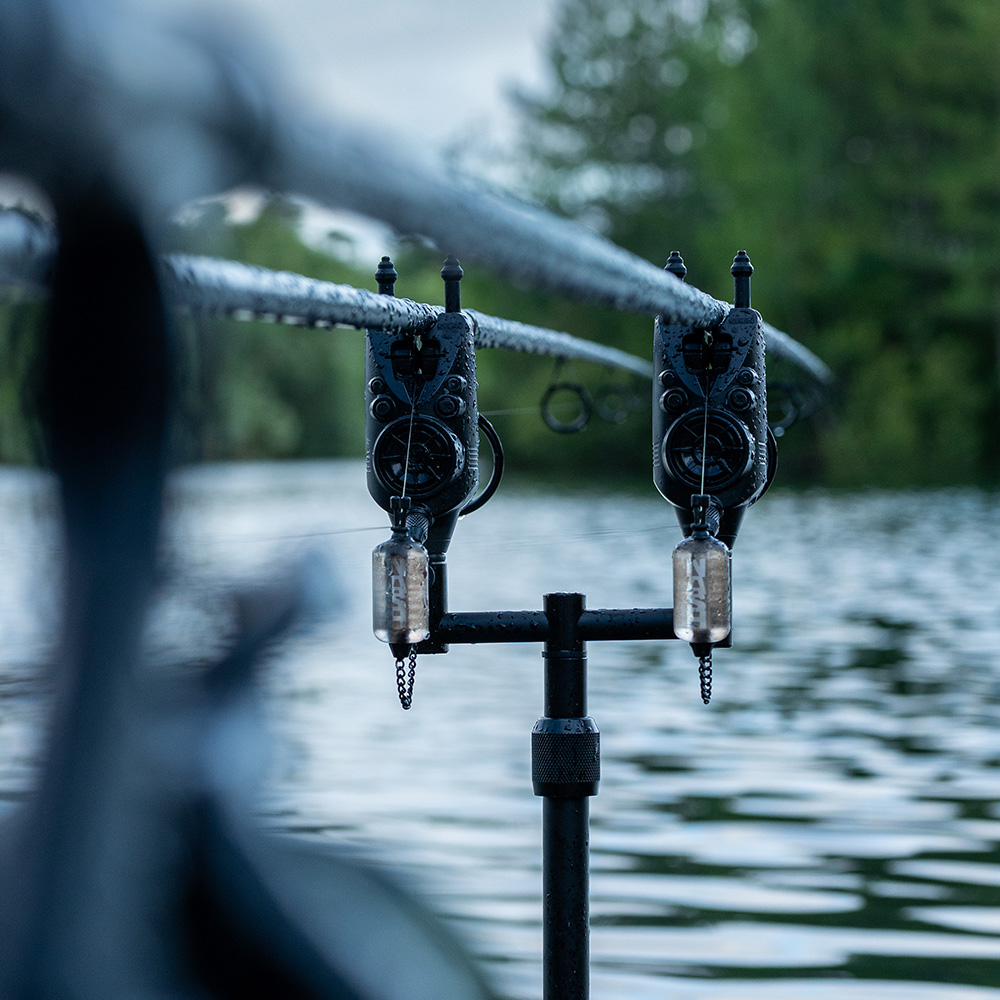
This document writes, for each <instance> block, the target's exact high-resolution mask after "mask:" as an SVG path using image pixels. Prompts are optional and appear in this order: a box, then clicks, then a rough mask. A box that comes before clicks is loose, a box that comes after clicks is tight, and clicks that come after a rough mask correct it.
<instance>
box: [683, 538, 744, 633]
mask: <svg viewBox="0 0 1000 1000" xmlns="http://www.w3.org/2000/svg"><path fill="white" fill-rule="evenodd" d="M699 536H701V537H699ZM673 562H674V632H675V633H676V635H677V638H678V639H683V640H684V641H685V642H690V643H713V642H721V641H722V640H723V639H725V637H726V636H727V635H729V632H730V630H731V629H732V626H733V587H732V556H731V553H730V551H729V547H728V546H727V545H726V544H725V542H721V541H719V539H718V538H713V537H712V536H711V535H709V534H708V533H707V532H698V531H695V533H694V534H693V535H691V536H690V537H688V538H685V539H684V541H682V542H680V544H678V545H677V547H676V548H675V549H674V557H673Z"/></svg>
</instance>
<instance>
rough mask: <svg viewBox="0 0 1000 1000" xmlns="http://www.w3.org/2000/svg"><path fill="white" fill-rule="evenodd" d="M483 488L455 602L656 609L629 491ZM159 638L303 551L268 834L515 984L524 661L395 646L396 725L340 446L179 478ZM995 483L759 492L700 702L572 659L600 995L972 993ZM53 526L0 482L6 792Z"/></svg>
mask: <svg viewBox="0 0 1000 1000" xmlns="http://www.w3.org/2000/svg"><path fill="white" fill-rule="evenodd" d="M650 493H651V495H650V496H649V497H648V498H637V497H634V496H625V495H585V494H581V493H574V492H564V493H560V494H552V493H542V492H531V491H523V490H522V491H518V490H512V489H509V488H506V487H505V488H503V489H502V490H501V492H500V494H499V495H498V496H497V497H496V498H495V499H494V500H493V501H492V502H491V503H490V504H489V505H488V506H487V507H486V508H485V509H484V510H483V511H481V512H480V513H477V514H475V515H473V516H471V517H469V518H468V519H466V520H465V521H464V522H463V523H462V524H460V525H459V528H458V532H457V534H456V538H455V542H454V545H453V548H452V555H451V605H452V608H453V609H455V610H487V609H522V608H539V607H541V597H542V594H544V593H546V592H550V591H556V590H579V591H582V592H583V593H585V594H586V595H587V603H588V605H589V606H590V607H629V606H647V607H648V606H657V605H661V604H664V603H669V601H670V582H669V555H670V550H671V548H672V547H673V545H674V544H675V542H676V541H677V540H678V539H679V537H680V536H679V531H678V529H677V528H676V526H675V524H674V521H673V516H672V514H671V512H670V510H669V508H668V507H667V506H666V504H664V503H663V502H662V501H659V500H658V499H657V498H656V497H655V496H654V495H652V487H650ZM173 511H174V512H173V515H172V520H171V527H170V535H169V540H168V543H167V545H166V550H167V553H168V557H169V560H170V565H171V574H170V580H169V583H168V585H167V586H166V587H165V592H164V598H163V600H162V602H161V604H160V606H159V607H158V609H157V614H156V621H155V626H154V628H153V633H154V635H153V640H152V642H153V646H154V647H155V655H156V656H158V657H161V658H163V659H182V658H189V657H196V656H201V655H204V653H205V652H206V651H208V650H210V649H211V648H213V646H214V645H217V644H218V642H219V641H220V640H219V636H220V626H219V616H220V609H221V608H222V607H223V606H224V602H223V601H221V599H220V594H221V593H222V590H223V587H224V586H225V585H226V584H227V583H228V582H229V581H232V580H234V579H247V578H251V579H252V578H255V577H259V576H261V575H262V574H264V573H266V572H269V571H271V570H272V569H273V568H274V567H275V566H276V565H278V564H280V563H281V562H282V561H283V560H286V559H288V558H290V557H292V556H294V554H295V553H296V552H299V551H301V550H302V549H304V548H318V549H319V550H320V551H322V552H324V553H325V554H327V555H328V556H329V558H330V559H331V560H332V562H333V563H334V565H335V567H336V571H337V574H338V580H339V583H340V585H341V587H342V591H343V602H342V603H343V607H342V610H341V613H340V615H339V617H338V618H337V619H336V620H335V621H333V622H331V623H329V624H327V625H325V626H324V627H322V628H321V629H319V630H318V631H314V632H312V633H311V634H309V635H307V636H305V637H303V638H299V639H296V640H295V641H294V642H291V643H289V644H288V645H287V646H286V647H285V648H284V650H283V651H282V652H281V653H280V654H279V655H278V657H277V662H276V663H275V664H274V667H273V668H272V671H271V673H270V674H269V676H268V678H267V680H266V681H265V696H266V700H267V705H268V709H269V712H270V716H271V719H272V720H273V724H274V734H275V735H274V747H275V754H274V764H273V768H272V779H271V782H270V785H269V787H268V788H267V789H266V794H265V795H264V796H263V799H262V810H263V812H264V814H265V815H266V817H267V819H268V822H270V823H272V824H273V825H276V826H279V827H281V828H283V829H286V830H295V831H301V832H303V833H306V834H308V835H310V836H314V837H320V838H328V839H330V840H335V841H348V842H351V843H357V844H363V845H365V847H366V848H368V849H370V850H373V851H374V852H375V853H376V854H377V855H378V856H379V857H380V858H382V859H383V861H386V862H388V863H392V864H395V865H397V866H401V867H403V868H404V869H405V870H406V871H408V872H409V873H411V875H412V877H413V878H414V879H415V880H416V883H417V884H418V885H419V886H420V887H421V889H422V891H423V893H424V894H425V895H426V896H427V897H428V898H429V899H430V900H431V902H432V905H433V906H434V907H435V908H437V909H439V910H440V911H442V912H444V913H446V914H449V915H451V916H453V917H455V918H456V922H457V924H458V926H459V927H460V930H461V931H462V932H463V933H464V934H465V935H466V936H467V937H468V938H469V939H470V941H471V942H472V946H473V947H474V948H475V950H476V951H477V952H478V953H479V954H481V955H482V956H483V957H484V958H485V959H486V961H487V962H488V963H489V965H490V967H491V970H492V971H493V972H494V974H495V976H496V978H497V980H498V982H499V983H500V985H501V987H502V989H503V990H504V992H505V993H506V994H507V995H508V996H510V997H512V998H534V997H537V996H539V995H540V985H539V984H540V957H539V956H540V949H541V931H540V912H541V904H540V812H541V810H540V803H539V801H538V800H537V799H535V798H534V797H533V796H532V794H531V785H530V780H529V739H528V734H529V732H530V730H531V727H532V725H533V723H534V721H535V719H536V718H537V716H538V715H539V714H540V712H541V701H542V690H541V686H542V683H541V682H542V668H541V658H540V655H539V653H540V650H539V648H538V647H537V646H531V645H523V646H522V645H511V646H494V647H489V646H477V647H454V648H453V649H452V651H451V653H449V654H448V655H447V656H437V657H429V656H428V657H423V658H421V660H420V662H419V664H418V672H417V684H416V691H415V699H414V708H413V710H412V711H411V712H409V713H403V712H402V711H400V708H399V705H398V703H397V702H396V695H395V683H394V679H393V667H392V661H391V658H390V656H389V654H388V652H387V650H386V649H385V647H383V646H382V645H381V644H380V643H378V642H377V641H376V640H375V639H374V638H373V637H372V635H371V627H370V603H369V602H370V597H369V594H370V580H369V572H370V570H369V567H370V550H371V548H372V547H373V545H375V544H376V543H377V542H378V541H381V540H382V538H383V537H384V536H385V535H386V534H387V532H386V530H385V528H384V527H383V528H380V529H379V530H375V531H363V530H348V529H363V528H369V527H371V526H380V525H384V523H385V517H384V515H382V513H381V512H380V511H379V510H378V509H377V508H376V507H375V506H374V504H373V503H372V502H371V501H370V500H369V499H368V496H367V493H366V491H365V488H364V474H363V468H362V467H361V466H360V465H359V464H357V463H330V464H315V465H282V466H276V465H258V466H238V467H237V466H233V467H224V468H206V469H199V470H196V471H192V472H189V473H185V474H182V475H181V476H179V477H178V479H177V482H176V489H175V502H174V507H173ZM998 539H1000V497H998V496H997V495H995V494H986V493H977V492H960V491H959V492H934V493H903V494H888V493H885V494H883V493H867V494H853V495H851V494H844V495H834V494H827V493H807V494H799V495H792V494H787V493H786V494H782V493H780V492H775V493H772V494H769V495H768V496H767V497H766V498H765V499H764V500H763V501H762V502H761V503H760V504H759V505H758V507H756V508H755V509H754V510H753V511H751V513H750V515H749V516H748V518H747V521H746V523H745V527H744V529H743V532H742V534H741V536H740V539H739V543H738V545H737V548H736V551H735V554H734V575H735V620H736V629H735V647H734V649H732V650H726V651H722V652H719V653H717V655H716V674H715V694H714V697H713V701H712V704H711V706H710V707H708V708H706V707H704V706H703V705H702V704H701V701H700V700H699V698H698V681H697V661H696V660H695V659H694V657H693V656H692V655H691V653H690V651H689V650H688V649H687V648H686V647H682V646H681V644H679V643H676V642H673V643H652V642H646V643H639V642H636V643H610V642H605V643H592V644H590V648H589V654H590V712H591V715H592V716H593V717H594V718H595V719H596V721H597V723H598V725H599V726H600V728H601V732H602V734H603V735H602V757H603V778H602V782H601V791H600V795H599V796H598V797H597V798H596V799H594V800H592V803H591V814H592V820H593V830H592V850H593V878H592V913H593V925H594V926H593V933H592V942H591V944H592V957H593V995H594V997H595V1000H603V998H607V1000H625V998H628V1000H645V998H647V997H648V998H653V997H656V998H667V997H669V998H684V1000H686V998H698V1000H702V998H720V1000H721V998H737V1000H740V998H746V1000H750V998H754V1000H756V998H765V997H766V998H777V1000H786V998H787V1000H793V998H794V1000H800V998H801V1000H806V998H808V1000H834V998H837V1000H842V998H843V1000H903V998H904V997H905V998H911V997H913V998H916V1000H931V998H933V1000H1000V988H997V985H998V984H1000V846H998V845H1000V806H998V802H1000V652H998V650H1000V582H998V581H1000V542H998ZM56 552H57V533H56V531H55V530H54V528H53V525H52V502H51V498H50V495H49V493H48V490H47V487H46V485H45V483H44V481H43V480H41V479H40V478H38V477H36V476H34V475H30V474H27V473H21V472H16V471H10V470H7V471H0V560H2V563H3V566H4V571H3V573H2V574H0V663H2V665H3V666H2V672H0V713H2V714H0V794H3V795H4V796H6V797H8V798H9V797H16V796H17V795H19V794H21V793H22V792H23V790H24V789H25V788H26V787H27V786H28V785H30V782H31V774H32V770H31V768H32V761H33V758H34V755H35V753H36V740H37V736H36V734H37V730H38V726H37V720H38V717H39V715H40V712H41V707H42V705H43V704H44V690H45V687H44V684H40V683H39V681H38V675H39V665H40V664H43V663H44V662H45V661H46V660H47V659H48V658H50V657H51V654H52V646H53V632H54V629H53V618H54V600H53V598H52V596H51V592H52V578H53V574H54V571H55V566H56Z"/></svg>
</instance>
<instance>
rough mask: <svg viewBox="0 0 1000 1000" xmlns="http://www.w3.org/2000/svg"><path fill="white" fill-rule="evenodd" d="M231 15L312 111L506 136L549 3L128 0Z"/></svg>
mask: <svg viewBox="0 0 1000 1000" xmlns="http://www.w3.org/2000/svg"><path fill="white" fill-rule="evenodd" d="M129 2H131V3H132V4H134V5H135V6H137V7H147V8H150V9H155V10H157V11H159V12H163V13H167V12H172V11H177V12H180V13H183V12H185V11H188V10H191V11H198V12H202V13H204V12H206V11H209V12H211V13H213V14H216V15H220V16H225V17H231V18H232V20H233V21H234V23H236V24H238V25H240V27H241V28H243V30H244V31H245V32H246V33H248V34H249V35H250V36H251V37H253V38H254V39H255V40H256V41H257V43H258V44H259V45H260V46H261V47H262V48H263V49H264V51H265V52H268V51H269V52H273V53H274V55H275V59H276V65H277V67H278V68H279V70H280V71H281V72H282V75H283V76H284V77H285V78H286V79H287V80H288V82H289V84H290V85H291V86H292V87H294V88H295V89H296V90H297V91H298V92H300V93H302V94H304V95H305V96H306V97H307V99H308V100H309V102H310V103H311V104H314V105H315V107H316V108H317V109H319V110H326V111H330V112H336V113H340V114H343V115H347V116H349V117H351V118H355V119H363V120H367V121H370V122H372V123H373V124H375V125H378V126H382V127H385V128H389V129H392V130H394V131H397V132H398V133H400V134H401V135H404V136H406V137H407V138H412V139H414V140H418V141H421V142H427V141H429V142H432V143H437V144H442V145H443V144H445V143H450V142H451V141H453V140H454V139H456V137H458V136H459V135H460V134H461V133H462V131H463V130H464V129H468V128H480V129H484V130H485V129H488V130H489V131H490V133H493V134H497V135H498V136H503V135H507V134H509V130H510V127H511V122H512V117H511V115H510V112H509V108H508V105H507V102H506V101H505V98H504V93H505V90H506V89H507V88H508V87H509V86H511V85H513V84H520V85H526V86H528V87H532V88H534V87H537V86H539V85H540V84H541V82H542V81H543V79H544V48H545V41H546V36H547V34H548V30H549V26H550V24H551V21H552V17H553V11H554V7H555V3H556V0H378V2H375V3H372V2H362V0H129Z"/></svg>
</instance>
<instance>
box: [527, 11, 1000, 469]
mask: <svg viewBox="0 0 1000 1000" xmlns="http://www.w3.org/2000/svg"><path fill="white" fill-rule="evenodd" d="M998 37H1000V6H998V5H997V4H996V3H995V2H993V0H894V2H887V3H881V4H872V3H869V2H868V0H843V2H841V3H838V4H815V3H801V2H798V0H702V2H683V3H682V2H677V3H670V4H668V3H657V2H653V0H624V2H623V0H566V2H564V3H563V6H562V8H561V14H560V19H559V23H558V27H557V30H556V33H555V36H554V38H553V42H552V47H551V61H552V66H553V70H554V78H555V80H556V86H555V89H554V91H553V92H552V93H551V94H549V95H548V96H547V97H546V98H545V99H543V100H531V99H528V98H522V101H521V103H522V106H523V108H524V111H525V113H526V115H527V118H528V122H529V125H528V129H527V133H526V134H527V140H528V147H529V150H530V152H531V154H532V157H533V161H534V163H535V165H536V175H535V183H536V188H537V190H538V191H539V192H540V193H541V194H542V195H543V196H545V197H547V198H548V199H549V200H550V201H551V202H553V203H554V204H555V205H556V206H557V207H559V208H561V209H563V210H564V211H568V212H570V213H573V214H577V215H580V216H582V217H583V218H584V219H588V220H590V221H592V222H597V223H598V224H600V225H601V226H602V228H604V229H605V230H606V231H607V232H608V233H609V235H610V236H611V237H612V238H613V239H615V240H616V241H618V242H620V243H622V244H623V245H625V246H627V247H629V248H631V249H633V250H635V251H636V252H638V253H640V254H642V255H644V256H647V257H650V258H651V259H654V260H663V259H665V258H666V256H667V253H668V252H669V251H670V250H671V249H674V248H679V249H680V250H681V251H682V253H683V254H684V256H685V259H686V261H687V263H688V267H689V269H690V273H689V278H690V279H691V280H692V281H693V282H694V283H696V284H697V285H699V286H700V287H702V288H704V289H705V290H706V291H709V292H711V293H712V294H714V295H717V296H719V297H720V298H722V297H725V298H729V297H730V295H731V292H730V288H731V286H730V285H729V282H728V274H727V273H726V265H727V264H728V262H729V261H730V260H731V259H732V255H733V253H734V252H735V251H736V250H737V249H740V248H745V249H747V250H748V251H749V253H750V255H751V257H752V259H753V261H754V264H755V267H756V268H757V274H756V275H755V278H754V304H755V306H757V308H759V309H760V310H761V311H762V312H763V313H764V315H765V316H766V317H767V318H768V319H769V320H770V321H771V322H773V323H774V324H775V325H776V326H778V327H780V328H783V329H787V330H789V331H790V332H791V333H793V334H794V335H796V336H798V337H799V338H800V339H802V340H804V341H805V342H807V343H808V344H809V346H811V347H812V348H813V349H814V350H816V351H817V353H819V354H820V355H821V356H822V357H824V358H825V359H826V360H827V361H828V362H830V363H832V364H833V365H834V366H835V368H836V371H837V374H838V376H839V381H840V385H841V394H840V399H839V406H838V416H837V419H836V420H835V421H833V422H832V423H829V425H828V426H827V428H826V431H825V433H824V434H823V438H822V440H820V441H817V440H816V439H815V437H814V435H812V434H806V435H802V434H798V433H796V432H793V433H791V434H789V436H788V437H787V438H786V440H785V442H783V444H782V452H783V455H782V458H783V465H784V466H785V467H786V468H787V463H785V461H784V460H785V458H786V451H787V453H788V454H790V457H791V459H792V461H791V466H792V467H793V468H797V469H800V470H803V469H806V468H816V466H815V463H813V462H810V461H809V460H808V459H807V457H806V456H805V455H803V454H802V449H803V448H805V447H809V448H816V449H818V454H819V456H820V458H821V469H822V474H823V476H824V478H826V479H827V480H828V481H832V482H839V483H851V484H855V483H883V484H893V485H898V484H903V483H940V482H958V481H973V480H978V479H983V478H985V477H995V476H996V475H997V474H998V473H1000V448H998V434H997V426H998V416H1000V391H998V390H1000V379H998V368H997V347H998V328H1000V317H998V309H1000V305H998V302H1000V128H998V125H1000V115H998V100H1000V60H998V58H997V47H996V40H997V38H998Z"/></svg>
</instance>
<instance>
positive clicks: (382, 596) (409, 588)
mask: <svg viewBox="0 0 1000 1000" xmlns="http://www.w3.org/2000/svg"><path fill="white" fill-rule="evenodd" d="M429 570H430V563H429V560H428V556H427V550H426V549H425V548H424V547H423V545H421V544H420V543H419V542H415V541H414V540H413V539H412V538H411V537H410V536H409V534H408V533H407V531H406V529H405V528H403V527H394V528H393V529H392V537H391V538H390V539H389V540H388V541H385V542H383V543H382V544H381V545H378V546H376V547H375V550H374V551H373V552H372V629H373V630H374V632H375V637H376V638H377V639H381V640H382V642H389V643H408V644H409V645H415V644H416V643H418V642H422V641H423V640H424V639H426V638H428V637H429V636H430V634H431V630H430V618H431V614H430V585H429Z"/></svg>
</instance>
